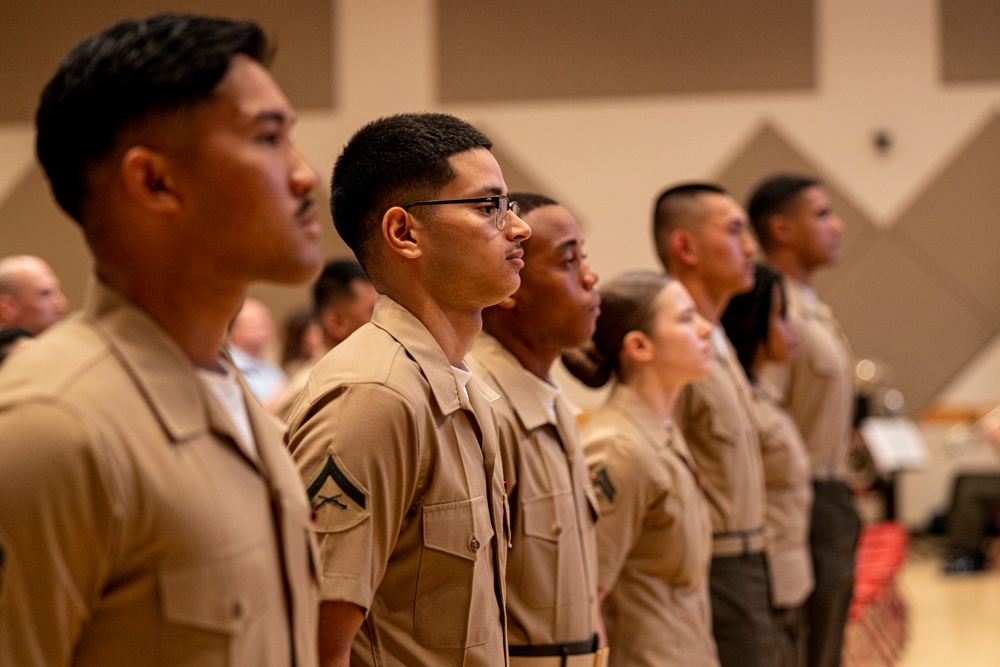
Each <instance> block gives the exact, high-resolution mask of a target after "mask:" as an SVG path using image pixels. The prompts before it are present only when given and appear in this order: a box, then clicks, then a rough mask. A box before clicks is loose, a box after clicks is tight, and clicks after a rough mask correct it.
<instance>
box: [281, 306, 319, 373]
mask: <svg viewBox="0 0 1000 667" xmlns="http://www.w3.org/2000/svg"><path fill="white" fill-rule="evenodd" d="M281 341H282V345H281V370H282V371H284V373H285V376H286V377H289V378H290V377H292V375H294V374H295V373H296V372H297V371H298V370H300V369H302V368H303V367H305V366H311V365H312V364H313V363H315V360H316V359H318V358H319V357H320V356H322V355H323V352H325V350H324V347H323V331H322V330H321V329H320V328H319V322H318V321H317V320H316V317H315V316H314V315H313V310H312V308H300V309H298V310H296V311H294V312H292V313H291V314H289V315H288V316H286V317H285V324H284V326H283V327H282V336H281Z"/></svg>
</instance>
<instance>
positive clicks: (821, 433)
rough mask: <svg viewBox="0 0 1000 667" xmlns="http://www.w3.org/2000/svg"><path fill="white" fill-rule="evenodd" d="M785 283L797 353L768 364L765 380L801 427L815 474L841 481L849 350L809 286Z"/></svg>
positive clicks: (848, 410)
mask: <svg viewBox="0 0 1000 667" xmlns="http://www.w3.org/2000/svg"><path fill="white" fill-rule="evenodd" d="M784 284H785V293H786V294H787V295H788V316H789V319H790V320H791V321H792V322H793V323H794V324H795V327H796V330H797V333H798V338H799V347H798V354H797V355H796V357H795V359H794V360H793V361H792V362H791V364H790V365H775V364H772V365H769V366H768V368H767V369H766V372H765V373H764V376H763V379H764V381H765V383H766V384H767V385H769V386H770V387H772V388H773V389H774V390H775V391H776V393H777V395H778V396H780V397H781V403H782V406H783V407H784V408H785V410H787V411H788V414H790V415H791V416H792V420H793V421H794V422H795V424H796V425H797V426H798V427H799V431H800V432H801V433H802V439H803V440H805V443H806V448H807V449H808V451H809V456H810V458H811V460H812V476H813V478H815V479H821V480H833V479H836V480H845V479H846V478H847V450H848V447H849V446H850V444H851V427H852V419H853V415H854V368H853V365H854V361H853V358H852V356H851V349H850V346H849V345H848V342H847V337H846V336H845V335H844V332H843V330H841V328H840V325H839V324H838V323H837V321H836V320H835V319H834V318H833V314H832V313H831V312H830V308H829V307H828V306H827V305H826V304H824V303H822V302H820V301H819V300H818V299H817V298H816V293H815V292H813V291H812V289H810V288H809V287H807V286H805V285H802V284H801V283H799V282H797V281H795V280H792V279H790V278H785V280H784Z"/></svg>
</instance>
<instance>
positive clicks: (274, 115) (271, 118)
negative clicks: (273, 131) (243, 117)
mask: <svg viewBox="0 0 1000 667" xmlns="http://www.w3.org/2000/svg"><path fill="white" fill-rule="evenodd" d="M252 121H253V123H254V124H260V123H280V124H282V125H293V124H294V123H295V116H292V115H289V114H286V113H285V112H284V111H279V110H277V109H265V110H264V111H261V112H259V113H257V114H256V115H254V117H253V119H252Z"/></svg>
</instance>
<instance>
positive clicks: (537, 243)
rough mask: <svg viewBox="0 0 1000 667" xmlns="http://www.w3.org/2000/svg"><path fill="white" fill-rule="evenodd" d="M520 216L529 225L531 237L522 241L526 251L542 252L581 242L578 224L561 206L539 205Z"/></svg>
mask: <svg viewBox="0 0 1000 667" xmlns="http://www.w3.org/2000/svg"><path fill="white" fill-rule="evenodd" d="M521 217H522V218H523V219H524V221H525V222H526V223H528V226H529V227H531V238H529V239H527V240H526V241H524V242H523V245H524V247H525V252H526V253H527V252H538V253H543V252H546V251H549V250H553V249H555V248H558V247H560V246H563V245H567V244H568V245H573V244H574V243H575V244H576V245H580V244H582V243H583V238H582V236H581V234H580V226H579V224H577V222H576V219H575V218H574V217H573V214H572V213H570V212H569V211H568V210H566V209H565V208H563V207H562V206H552V205H549V206H540V207H538V208H536V209H532V210H531V212H530V213H526V214H524V215H523V216H521ZM529 248H530V251H529V250H528V249H529Z"/></svg>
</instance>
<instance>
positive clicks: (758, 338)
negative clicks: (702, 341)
mask: <svg viewBox="0 0 1000 667" xmlns="http://www.w3.org/2000/svg"><path fill="white" fill-rule="evenodd" d="M775 285H777V286H778V289H779V290H780V291H781V294H782V295H784V293H785V288H784V285H783V284H782V282H781V275H780V274H778V273H777V272H775V271H774V270H773V269H771V268H770V267H768V266H766V265H764V264H758V265H757V270H756V277H755V280H754V285H753V288H752V289H751V290H750V291H749V292H744V293H742V294H737V295H735V296H733V297H732V298H731V299H730V300H729V305H727V306H726V310H725V312H724V313H722V317H721V318H720V320H719V322H720V324H722V328H723V329H725V331H726V336H728V337H729V340H730V342H732V344H733V348H735V350H736V356H737V358H738V359H739V360H740V365H741V366H743V370H744V371H745V372H746V374H747V377H748V378H750V380H755V379H756V378H754V373H753V362H754V357H755V356H756V355H757V348H758V347H760V345H761V344H763V343H766V342H767V339H768V332H769V331H770V329H769V326H768V325H769V324H770V323H769V322H768V320H769V319H770V317H771V300H772V299H773V298H774V286H775ZM782 299H783V308H782V314H783V315H784V313H785V311H786V310H787V308H788V302H787V300H784V296H783V297H782Z"/></svg>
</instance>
